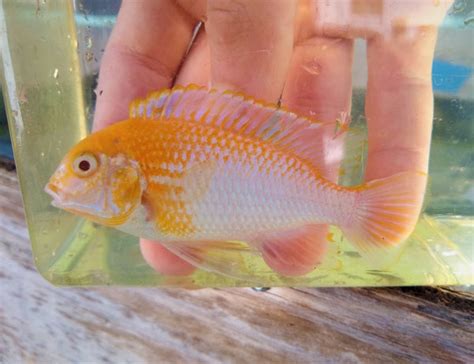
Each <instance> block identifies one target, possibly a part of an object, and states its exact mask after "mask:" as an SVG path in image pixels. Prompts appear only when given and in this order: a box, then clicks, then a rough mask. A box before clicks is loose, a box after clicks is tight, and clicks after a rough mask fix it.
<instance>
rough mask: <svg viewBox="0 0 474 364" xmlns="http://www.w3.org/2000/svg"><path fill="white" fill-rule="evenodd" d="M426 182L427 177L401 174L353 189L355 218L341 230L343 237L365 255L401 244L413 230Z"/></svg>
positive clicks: (420, 174)
mask: <svg viewBox="0 0 474 364" xmlns="http://www.w3.org/2000/svg"><path fill="white" fill-rule="evenodd" d="M426 181H427V175H426V173H419V172H403V173H399V174H396V175H393V176H391V177H388V178H384V179H379V180H374V181H371V182H369V183H367V184H364V185H362V186H359V187H355V188H354V190H355V192H356V193H357V194H358V196H357V202H356V204H355V211H354V215H353V217H352V219H351V221H350V222H349V223H348V224H347V225H346V226H342V227H341V228H342V230H343V232H344V234H345V235H346V237H347V238H348V239H349V240H350V241H351V242H352V243H353V244H355V245H357V246H358V247H360V248H361V249H362V250H365V251H367V250H372V249H373V248H374V247H390V246H394V245H397V244H399V243H401V242H403V241H404V240H405V239H406V238H408V236H409V235H410V234H411V232H412V231H413V229H414V228H415V224H416V222H417V220H418V216H419V214H420V211H421V207H422V205H423V197H424V193H425V188H426Z"/></svg>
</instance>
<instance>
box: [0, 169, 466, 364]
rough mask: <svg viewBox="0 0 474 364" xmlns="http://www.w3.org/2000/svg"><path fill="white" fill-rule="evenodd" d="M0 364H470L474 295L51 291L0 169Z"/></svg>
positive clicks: (14, 189) (13, 190) (12, 183)
mask: <svg viewBox="0 0 474 364" xmlns="http://www.w3.org/2000/svg"><path fill="white" fill-rule="evenodd" d="M0 295H1V296H0V300H1V306H0V362H2V363H18V362H27V363H30V362H32V363H36V362H47V363H63V362H120V363H122V362H135V363H136V362H150V363H152V362H153V363H156V362H171V363H175V362H192V363H195V362H245V363H247V362H248V363H254V362H260V363H281V362H284V363H310V362H312V363H319V362H330V363H359V362H362V363H373V362H375V363H379V362H380V363H382V362H383V363H386V362H401V363H403V362H427V363H432V362H439V363H457V362H464V363H468V362H471V363H472V362H473V361H474V352H473V343H474V327H473V316H474V309H473V297H472V295H471V294H470V293H461V292H456V291H452V290H446V289H445V290H441V289H435V288H424V289H422V288H418V289H415V288H405V289H284V288H278V289H272V290H270V291H268V292H265V293H259V292H254V291H252V290H251V289H223V290H217V289H203V290H195V291H188V290H183V289H133V288H114V287H107V288H94V289H84V288H82V289H79V288H55V287H53V286H51V285H50V284H49V283H47V282H45V281H44V280H43V278H41V277H40V275H39V274H38V273H37V272H36V270H35V268H34V265H33V262H32V257H31V250H30V246H29V241H28V233H27V230H26V227H25V223H24V217H23V210H22V204H21V196H20V193H19V191H18V184H17V179H16V175H15V173H14V172H7V171H6V170H5V169H0Z"/></svg>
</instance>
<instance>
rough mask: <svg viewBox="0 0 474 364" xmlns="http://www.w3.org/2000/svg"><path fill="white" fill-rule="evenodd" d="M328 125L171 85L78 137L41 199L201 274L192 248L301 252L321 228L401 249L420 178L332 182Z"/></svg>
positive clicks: (233, 96)
mask: <svg viewBox="0 0 474 364" xmlns="http://www.w3.org/2000/svg"><path fill="white" fill-rule="evenodd" d="M325 125H327V124H324V123H318V122H315V121H311V120H309V119H307V118H304V117H299V116H298V115H296V114H294V113H292V112H289V111H285V110H283V109H281V108H278V107H277V106H275V105H266V104H263V103H260V102H258V101H256V100H254V99H252V98H249V97H245V96H243V95H241V94H237V93H234V92H228V91H226V92H220V91H216V90H207V89H205V88H201V87H197V86H192V85H191V86H188V87H186V88H181V87H175V88H173V89H170V90H164V91H161V92H157V93H154V94H151V95H150V96H149V97H148V98H146V99H145V100H137V101H135V102H133V103H132V105H131V109H130V116H129V118H128V119H127V120H124V121H121V122H118V123H116V124H113V125H111V126H109V127H107V128H105V129H103V130H100V131H98V132H96V133H93V134H91V135H89V136H88V137H86V138H85V139H83V140H82V141H80V142H79V143H78V144H77V145H76V146H74V147H73V148H72V149H71V150H70V152H69V153H68V154H67V155H66V156H65V157H64V159H63V161H62V162H61V164H60V166H59V167H58V169H57V170H56V172H55V173H54V175H53V176H52V177H51V179H50V181H49V183H48V185H47V187H46V191H47V192H48V193H49V194H50V195H51V196H52V197H53V199H54V201H53V205H54V206H56V207H59V208H62V209H65V210H67V211H70V212H73V213H76V214H79V215H82V216H84V217H86V218H89V219H91V220H94V221H96V222H98V223H101V224H104V225H108V226H114V227H117V228H119V229H121V230H124V231H126V232H129V233H131V234H133V235H136V236H141V237H146V238H148V239H152V240H158V241H160V242H162V243H163V244H165V245H166V246H167V247H168V248H169V249H171V250H172V251H174V252H175V253H177V254H178V255H180V256H182V257H183V258H184V259H187V260H189V261H191V262H193V263H194V264H200V265H203V266H205V258H203V257H202V256H200V257H199V258H198V257H197V255H196V254H193V253H190V252H192V249H193V248H197V247H200V246H201V247H202V246H205V245H206V244H208V245H209V244H210V245H213V246H216V244H217V245H219V244H222V246H225V244H226V242H231V241H244V242H247V243H248V244H249V245H250V246H252V247H256V248H257V249H260V250H261V249H262V247H266V248H269V247H271V246H272V245H275V246H277V245H279V244H294V246H295V247H298V242H305V243H308V242H310V241H312V240H314V233H315V231H316V230H317V228H318V224H333V225H337V226H338V227H339V228H340V229H341V230H342V231H343V233H344V234H345V235H346V237H347V238H348V239H349V240H350V241H351V242H352V243H354V244H356V245H357V246H362V247H365V249H367V248H370V247H373V246H391V245H396V244H399V243H400V242H402V241H403V240H405V239H406V238H407V237H408V236H409V234H410V233H411V232H412V230H413V228H414V226H415V223H416V220H417V217H418V215H419V213H420V208H421V205H422V200H423V193H422V192H421V193H420V192H415V191H413V190H412V188H411V186H412V184H413V183H415V182H417V181H416V180H418V179H422V180H423V181H426V178H427V176H426V174H424V173H419V172H416V171H413V172H405V173H401V174H397V175H394V176H392V177H389V178H386V179H381V180H376V181H371V182H369V183H367V184H364V185H360V186H356V187H342V186H339V185H337V184H335V183H332V182H330V181H329V180H327V179H325V178H323V177H322V175H323V174H324V173H323V171H324V169H325V166H326V165H327V160H328V155H329V153H327V152H324V148H323V146H322V144H321V143H318V142H317V140H318V138H317V136H318V135H321V131H322V129H323V128H324V127H325ZM319 139H320V138H319ZM314 244H318V242H317V241H314Z"/></svg>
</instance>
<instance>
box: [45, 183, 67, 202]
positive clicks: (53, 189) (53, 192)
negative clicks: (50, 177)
mask: <svg viewBox="0 0 474 364" xmlns="http://www.w3.org/2000/svg"><path fill="white" fill-rule="evenodd" d="M44 192H46V193H47V194H48V195H50V196H51V197H52V198H53V201H51V205H53V206H54V207H58V208H62V207H63V205H62V204H61V196H60V195H59V188H58V187H57V186H56V185H54V184H53V183H51V182H49V183H48V184H47V185H46V186H45V188H44Z"/></svg>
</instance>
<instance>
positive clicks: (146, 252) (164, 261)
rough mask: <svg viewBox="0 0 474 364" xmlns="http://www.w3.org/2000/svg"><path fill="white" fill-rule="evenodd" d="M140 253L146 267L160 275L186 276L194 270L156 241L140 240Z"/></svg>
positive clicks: (190, 265)
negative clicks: (146, 264)
mask: <svg viewBox="0 0 474 364" xmlns="http://www.w3.org/2000/svg"><path fill="white" fill-rule="evenodd" d="M140 251H141V253H142V255H143V258H144V259H145V261H146V262H147V263H148V265H149V266H150V267H152V268H153V269H154V270H156V271H157V272H158V273H161V274H165V275H173V276H186V275H189V274H191V273H193V272H194V270H195V269H196V267H194V266H193V265H192V264H190V263H188V262H186V261H185V260H183V259H181V258H180V257H178V256H177V255H175V254H173V253H172V252H170V251H169V250H168V249H166V248H165V247H164V246H163V245H161V244H159V243H157V242H156V241H151V240H147V239H140Z"/></svg>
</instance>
